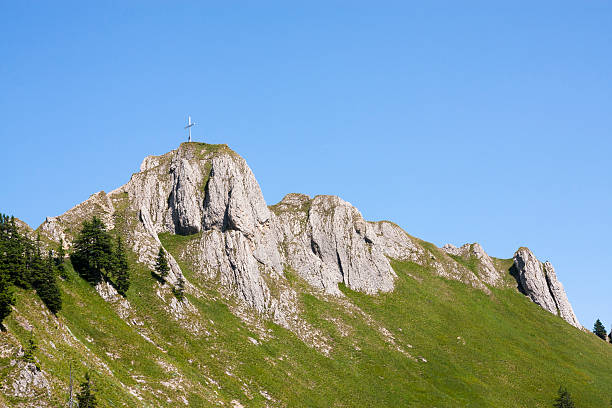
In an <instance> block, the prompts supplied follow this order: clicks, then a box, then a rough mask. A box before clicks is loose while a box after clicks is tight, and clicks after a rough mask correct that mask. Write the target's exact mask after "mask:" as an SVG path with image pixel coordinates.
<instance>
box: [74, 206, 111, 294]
mask: <svg viewBox="0 0 612 408" xmlns="http://www.w3.org/2000/svg"><path fill="white" fill-rule="evenodd" d="M70 260H71V261H72V265H73V266H74V269H76V271H77V272H78V273H79V274H80V275H81V276H83V277H84V278H85V279H86V280H87V281H89V282H90V283H92V284H94V285H95V284H97V283H98V282H100V281H102V279H103V278H108V275H109V273H110V272H111V271H112V269H113V248H112V241H111V237H110V235H109V234H108V232H106V226H105V225H104V223H103V222H102V221H101V220H100V219H99V218H98V217H96V216H94V217H93V218H92V219H91V221H84V222H83V228H82V229H81V231H80V233H79V234H78V236H77V237H76V239H75V240H74V252H73V253H72V254H71V255H70Z"/></svg>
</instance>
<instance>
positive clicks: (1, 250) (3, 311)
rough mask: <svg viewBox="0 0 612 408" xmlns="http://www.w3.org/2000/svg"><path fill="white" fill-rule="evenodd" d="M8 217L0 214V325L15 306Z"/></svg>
mask: <svg viewBox="0 0 612 408" xmlns="http://www.w3.org/2000/svg"><path fill="white" fill-rule="evenodd" d="M7 221H8V217H7V216H6V215H4V214H0V323H2V322H3V321H4V318H5V317H7V316H8V315H9V314H10V313H11V310H12V309H11V306H12V305H13V304H15V298H14V297H13V287H12V280H11V267H12V265H11V264H10V262H9V256H8V251H9V236H8V225H7Z"/></svg>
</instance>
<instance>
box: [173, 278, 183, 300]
mask: <svg viewBox="0 0 612 408" xmlns="http://www.w3.org/2000/svg"><path fill="white" fill-rule="evenodd" d="M172 292H173V293H174V296H175V297H176V298H177V299H178V300H179V301H182V300H183V299H184V298H185V279H183V277H182V276H179V278H178V281H177V282H176V286H175V287H174V288H172Z"/></svg>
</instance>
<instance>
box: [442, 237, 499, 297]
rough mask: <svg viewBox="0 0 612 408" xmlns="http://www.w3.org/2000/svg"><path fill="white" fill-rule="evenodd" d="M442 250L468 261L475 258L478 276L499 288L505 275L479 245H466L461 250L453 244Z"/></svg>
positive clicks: (445, 246)
mask: <svg viewBox="0 0 612 408" xmlns="http://www.w3.org/2000/svg"><path fill="white" fill-rule="evenodd" d="M442 250H443V251H444V252H446V253H447V254H451V255H454V256H459V257H462V258H464V259H465V260H468V261H469V260H470V259H471V258H475V259H476V260H477V267H478V276H479V277H480V279H482V280H483V281H484V282H485V283H487V284H489V285H491V286H498V285H499V284H500V283H501V282H502V279H503V273H502V272H501V271H498V270H497V268H495V265H494V263H493V260H492V259H491V257H490V256H489V255H487V253H486V252H485V251H484V249H483V248H482V246H481V245H480V244H479V243H477V242H475V243H473V244H464V245H462V246H461V247H459V248H457V247H456V246H454V245H452V244H446V245H444V246H443V247H442Z"/></svg>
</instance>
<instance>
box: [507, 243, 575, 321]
mask: <svg viewBox="0 0 612 408" xmlns="http://www.w3.org/2000/svg"><path fill="white" fill-rule="evenodd" d="M513 269H514V271H515V275H516V276H515V277H516V279H517V282H518V285H519V290H521V291H522V292H523V293H524V294H525V295H526V296H528V297H529V298H530V299H531V300H532V301H533V302H534V303H536V304H538V305H540V306H541V307H542V308H543V309H545V310H548V311H549V312H550V313H552V314H554V315H558V316H561V317H562V318H563V319H564V320H565V321H566V322H568V323H569V324H571V325H572V326H575V327H578V328H581V327H582V326H581V325H580V323H579V322H578V319H577V318H576V315H575V314H574V311H573V309H572V306H571V304H570V303H569V301H568V299H567V295H566V294H565V290H564V289H563V285H562V284H561V282H559V280H558V279H557V275H556V274H555V270H554V268H553V267H552V265H551V264H550V262H546V263H544V264H543V263H542V262H540V261H539V260H538V259H537V258H536V257H535V255H534V254H533V253H532V252H531V251H530V250H529V249H528V248H524V247H522V248H519V249H518V251H516V253H515V254H514V265H513Z"/></svg>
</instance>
